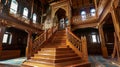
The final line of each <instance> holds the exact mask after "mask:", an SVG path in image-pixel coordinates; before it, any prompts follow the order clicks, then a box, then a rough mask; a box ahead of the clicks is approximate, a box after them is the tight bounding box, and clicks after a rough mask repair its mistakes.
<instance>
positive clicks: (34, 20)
mask: <svg viewBox="0 0 120 67" xmlns="http://www.w3.org/2000/svg"><path fill="white" fill-rule="evenodd" d="M34 18H35V19H34ZM32 20H33V23H36V21H37V15H36V13H33V17H32Z"/></svg>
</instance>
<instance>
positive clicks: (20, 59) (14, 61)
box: [0, 57, 26, 66]
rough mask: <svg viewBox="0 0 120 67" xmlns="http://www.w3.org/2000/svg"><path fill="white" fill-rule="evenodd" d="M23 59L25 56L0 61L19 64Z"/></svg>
mask: <svg viewBox="0 0 120 67" xmlns="http://www.w3.org/2000/svg"><path fill="white" fill-rule="evenodd" d="M25 60H26V58H25V57H20V58H15V59H9V60H3V61H0V63H2V64H10V65H16V66H20V65H21V64H22V62H24V61H25Z"/></svg>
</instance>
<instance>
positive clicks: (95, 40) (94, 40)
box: [92, 35, 97, 43]
mask: <svg viewBox="0 0 120 67" xmlns="http://www.w3.org/2000/svg"><path fill="white" fill-rule="evenodd" d="M92 42H94V43H95V42H97V37H96V35H92Z"/></svg>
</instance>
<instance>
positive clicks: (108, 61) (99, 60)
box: [0, 56, 120, 67]
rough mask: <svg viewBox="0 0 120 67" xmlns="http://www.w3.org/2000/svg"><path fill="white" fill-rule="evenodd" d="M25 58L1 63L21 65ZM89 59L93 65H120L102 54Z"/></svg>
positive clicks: (98, 66)
mask: <svg viewBox="0 0 120 67" xmlns="http://www.w3.org/2000/svg"><path fill="white" fill-rule="evenodd" d="M25 60H26V58H25V57H21V58H15V59H9V60H4V61H0V65H1V64H10V65H16V66H20V65H21V64H22V62H24V61H25ZM89 61H90V62H91V63H92V66H91V67H120V65H118V64H116V63H113V62H112V61H111V59H105V58H103V57H102V56H89ZM2 67H3V66H2ZM7 67H11V66H7Z"/></svg>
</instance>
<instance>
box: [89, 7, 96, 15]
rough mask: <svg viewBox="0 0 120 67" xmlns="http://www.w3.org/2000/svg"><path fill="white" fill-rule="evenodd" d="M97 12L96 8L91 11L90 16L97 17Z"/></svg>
mask: <svg viewBox="0 0 120 67" xmlns="http://www.w3.org/2000/svg"><path fill="white" fill-rule="evenodd" d="M95 12H96V10H95V9H94V8H92V9H90V15H91V16H95V15H96V13H95Z"/></svg>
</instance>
